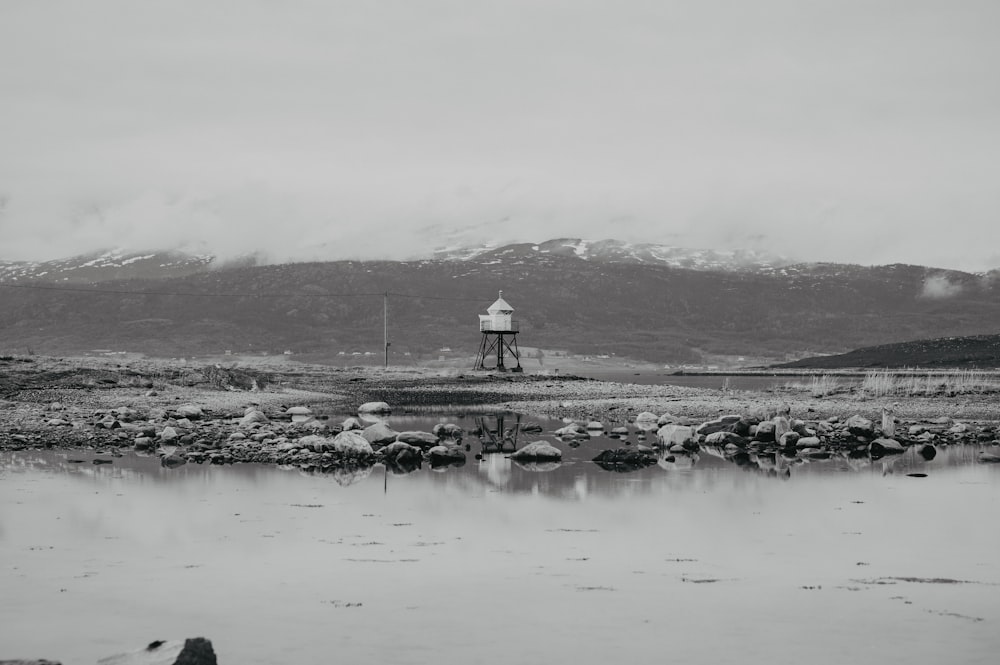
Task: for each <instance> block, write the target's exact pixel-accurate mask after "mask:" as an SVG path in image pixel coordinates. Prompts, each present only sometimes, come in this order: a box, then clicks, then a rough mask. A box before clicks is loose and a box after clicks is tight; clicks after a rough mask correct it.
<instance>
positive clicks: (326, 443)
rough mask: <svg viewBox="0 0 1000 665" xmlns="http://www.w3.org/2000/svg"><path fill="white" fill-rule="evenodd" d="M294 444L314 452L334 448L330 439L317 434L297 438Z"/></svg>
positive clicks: (327, 450) (322, 451) (328, 450)
mask: <svg viewBox="0 0 1000 665" xmlns="http://www.w3.org/2000/svg"><path fill="white" fill-rule="evenodd" d="M366 443H367V441H366ZM295 444H296V446H297V447H299V448H305V449H306V450H311V451H312V452H314V453H325V452H330V451H332V450H334V447H333V440H332V439H330V438H329V437H325V436H319V435H317V434H310V435H309V436H304V437H302V438H301V439H298V440H297V441H296V442H295Z"/></svg>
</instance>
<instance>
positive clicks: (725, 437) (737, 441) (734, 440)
mask: <svg viewBox="0 0 1000 665" xmlns="http://www.w3.org/2000/svg"><path fill="white" fill-rule="evenodd" d="M727 444H731V445H734V446H739V447H741V448H742V447H744V446H746V445H747V440H746V439H745V438H743V437H742V436H740V435H739V434H737V433H736V432H727V431H719V432H712V433H711V434H709V435H708V436H706V437H705V445H706V446H725V445H727ZM671 450H673V448H671Z"/></svg>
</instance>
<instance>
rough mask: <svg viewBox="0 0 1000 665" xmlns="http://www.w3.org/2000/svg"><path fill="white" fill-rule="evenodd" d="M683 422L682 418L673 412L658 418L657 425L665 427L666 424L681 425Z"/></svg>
mask: <svg viewBox="0 0 1000 665" xmlns="http://www.w3.org/2000/svg"><path fill="white" fill-rule="evenodd" d="M681 424H683V423H681V420H680V418H678V417H677V416H675V415H673V414H671V413H664V414H663V415H662V416H660V417H659V418H657V419H656V426H657V427H663V426H664V425H681Z"/></svg>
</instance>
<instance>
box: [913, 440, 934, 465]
mask: <svg viewBox="0 0 1000 665" xmlns="http://www.w3.org/2000/svg"><path fill="white" fill-rule="evenodd" d="M917 452H918V453H920V456H921V457H923V458H924V459H925V460H927V461H928V462H930V461H931V460H932V459H934V458H935V457H937V448H935V447H934V446H932V445H930V444H926V445H923V446H920V449H919V450H918V451H917Z"/></svg>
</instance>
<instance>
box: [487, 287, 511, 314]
mask: <svg viewBox="0 0 1000 665" xmlns="http://www.w3.org/2000/svg"><path fill="white" fill-rule="evenodd" d="M486 311H487V312H489V313H490V314H511V313H513V311H514V308H513V307H511V306H510V305H509V304H508V303H507V301H506V300H504V299H503V291H501V292H500V297H499V298H497V301H496V302H495V303H493V304H492V305H490V306H489V309H487V310H486Z"/></svg>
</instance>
